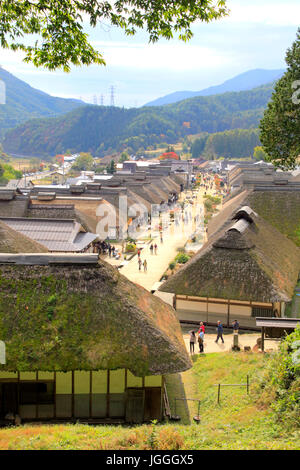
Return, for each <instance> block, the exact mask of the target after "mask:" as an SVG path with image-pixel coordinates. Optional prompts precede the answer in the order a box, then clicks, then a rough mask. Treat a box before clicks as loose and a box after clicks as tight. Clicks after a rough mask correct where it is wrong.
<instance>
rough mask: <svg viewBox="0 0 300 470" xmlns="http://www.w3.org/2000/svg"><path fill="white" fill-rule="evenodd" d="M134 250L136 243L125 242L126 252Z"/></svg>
mask: <svg viewBox="0 0 300 470" xmlns="http://www.w3.org/2000/svg"><path fill="white" fill-rule="evenodd" d="M135 251H136V245H135V244H134V243H127V245H126V252H127V253H134V252H135Z"/></svg>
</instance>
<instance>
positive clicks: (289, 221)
mask: <svg viewBox="0 0 300 470" xmlns="http://www.w3.org/2000/svg"><path fill="white" fill-rule="evenodd" d="M244 205H248V206H250V207H252V209H253V210H255V211H256V212H257V213H258V214H259V215H260V216H261V217H262V218H264V219H265V220H266V221H267V222H269V223H270V224H271V225H273V226H274V227H276V228H277V229H278V230H279V232H281V233H283V234H284V235H286V236H287V237H288V238H290V239H291V240H292V241H293V242H294V243H296V245H297V246H300V235H299V231H300V191H296V190H294V191H291V190H285V188H282V187H279V188H271V189H269V190H255V191H253V190H244V191H241V192H240V193H239V194H237V195H235V196H233V197H232V198H231V199H229V201H227V202H226V204H224V206H223V208H222V211H221V213H220V214H218V215H217V216H216V217H213V218H212V219H211V221H210V222H209V225H208V233H209V235H212V234H214V233H216V231H217V230H219V229H220V227H222V226H223V225H224V223H226V220H227V219H228V217H230V216H232V214H233V213H234V212H235V211H236V210H237V209H238V208H239V207H241V206H244Z"/></svg>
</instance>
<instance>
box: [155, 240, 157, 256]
mask: <svg viewBox="0 0 300 470" xmlns="http://www.w3.org/2000/svg"><path fill="white" fill-rule="evenodd" d="M154 253H155V254H156V255H157V245H156V243H155V245H154Z"/></svg>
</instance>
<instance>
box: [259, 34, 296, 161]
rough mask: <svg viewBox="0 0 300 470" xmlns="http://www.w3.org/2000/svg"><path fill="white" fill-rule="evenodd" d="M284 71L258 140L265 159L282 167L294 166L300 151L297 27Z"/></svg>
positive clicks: (262, 121) (267, 110)
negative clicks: (267, 156) (265, 155)
mask: <svg viewBox="0 0 300 470" xmlns="http://www.w3.org/2000/svg"><path fill="white" fill-rule="evenodd" d="M285 60H286V63H287V66H288V67H287V71H286V73H285V74H284V75H283V77H282V78H281V79H280V80H278V82H277V83H276V85H275V92H274V93H273V96H272V99H271V101H270V102H269V104H268V107H267V109H266V111H265V113H264V117H263V119H262V120H261V123H260V130H261V134H260V140H261V142H262V145H263V148H264V150H265V151H266V153H267V154H268V155H269V158H268V160H269V161H271V162H272V163H273V164H274V165H275V166H277V167H278V168H282V169H292V168H294V167H295V165H296V162H297V158H298V156H299V154H300V28H299V29H298V32H297V38H296V41H295V42H294V43H293V45H292V47H291V48H290V49H288V51H287V53H286V59H285Z"/></svg>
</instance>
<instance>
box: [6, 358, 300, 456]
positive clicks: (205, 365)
mask: <svg viewBox="0 0 300 470" xmlns="http://www.w3.org/2000/svg"><path fill="white" fill-rule="evenodd" d="M266 360H268V356H267V355H266V356H263V355H261V354H252V353H250V354H246V353H241V354H238V353H213V354H208V355H203V356H195V357H194V365H193V368H192V369H191V370H190V371H187V372H185V373H183V374H178V375H172V376H169V377H168V379H167V388H168V392H169V398H170V405H171V408H172V413H173V414H174V411H175V410H174V399H175V397H177V398H183V397H185V398H190V399H191V398H192V399H200V400H201V409H200V415H201V423H200V424H196V423H194V422H193V416H195V415H196V414H197V405H196V403H195V402H178V406H177V410H176V413H177V414H178V415H180V416H181V421H180V422H176V423H175V422H174V423H171V422H170V423H166V424H156V425H155V424H152V425H151V424H150V425H143V426H136V427H129V426H128V427H125V426H87V425H82V424H76V425H50V426H45V425H34V426H32V425H25V426H21V427H18V428H10V429H9V428H6V429H1V430H0V449H1V450H2V449H11V450H12V449H99V450H101V449H107V450H122V449H132V450H133V449H157V450H177V449H182V450H190V449H198V450H200V449H207V450H209V449H234V450H237V449H260V450H264V449H268V450H277V449H299V447H300V436H299V433H297V432H296V431H295V430H292V429H291V430H290V433H289V434H287V432H286V431H283V429H282V428H280V426H279V425H277V424H276V423H275V422H274V419H273V415H272V411H271V410H270V409H264V408H261V407H259V405H258V403H257V401H256V399H255V398H254V397H253V396H252V395H251V387H250V394H249V395H247V393H246V388H237V387H236V388H230V387H224V389H222V392H221V402H220V405H218V404H217V387H214V384H216V383H219V382H221V383H227V384H228V383H243V382H245V380H246V376H247V374H248V375H249V376H250V380H251V379H252V380H253V378H254V375H255V374H256V373H257V371H259V370H261V369H262V368H263V367H264V364H265V361H266ZM187 404H188V405H187Z"/></svg>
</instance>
